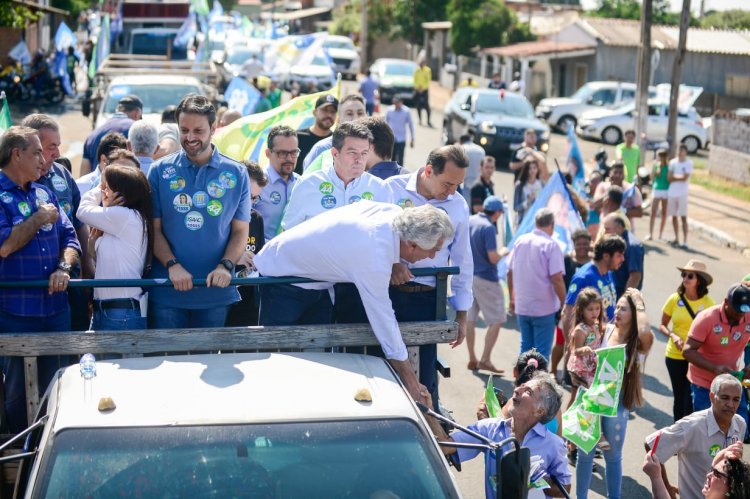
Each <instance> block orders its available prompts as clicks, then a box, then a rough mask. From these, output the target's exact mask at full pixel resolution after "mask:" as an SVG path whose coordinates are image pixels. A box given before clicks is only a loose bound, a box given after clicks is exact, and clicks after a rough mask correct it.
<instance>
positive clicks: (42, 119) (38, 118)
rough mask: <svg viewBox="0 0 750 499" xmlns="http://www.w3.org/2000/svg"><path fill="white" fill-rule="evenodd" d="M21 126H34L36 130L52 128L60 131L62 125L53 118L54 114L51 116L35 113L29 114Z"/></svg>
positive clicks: (54, 130)
mask: <svg viewBox="0 0 750 499" xmlns="http://www.w3.org/2000/svg"><path fill="white" fill-rule="evenodd" d="M21 126H27V127H29V128H33V129H34V130H42V129H47V130H52V131H53V132H59V131H60V127H59V126H58V124H57V122H56V121H55V120H54V119H53V118H52V116H49V115H47V114H41V113H34V114H30V115H28V116H27V117H25V118H24V119H23V121H22V122H21Z"/></svg>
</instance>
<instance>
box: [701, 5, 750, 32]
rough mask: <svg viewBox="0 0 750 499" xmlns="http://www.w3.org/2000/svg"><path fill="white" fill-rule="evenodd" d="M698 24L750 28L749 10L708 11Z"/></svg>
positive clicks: (706, 26) (726, 27)
mask: <svg viewBox="0 0 750 499" xmlns="http://www.w3.org/2000/svg"><path fill="white" fill-rule="evenodd" d="M700 25H701V26H702V27H704V28H718V29H745V30H748V29H750V12H748V11H746V10H742V9H731V10H725V11H723V12H716V11H709V12H708V13H707V14H706V17H704V18H703V21H701V23H700Z"/></svg>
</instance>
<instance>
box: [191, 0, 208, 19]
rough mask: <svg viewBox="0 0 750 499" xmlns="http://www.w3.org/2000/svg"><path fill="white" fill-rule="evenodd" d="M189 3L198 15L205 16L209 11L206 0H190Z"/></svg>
mask: <svg viewBox="0 0 750 499" xmlns="http://www.w3.org/2000/svg"><path fill="white" fill-rule="evenodd" d="M190 5H191V6H192V7H193V10H194V11H195V13H196V14H198V15H199V16H207V15H208V13H209V12H211V11H210V9H209V8H208V0H190Z"/></svg>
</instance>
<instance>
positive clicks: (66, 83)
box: [52, 50, 73, 95]
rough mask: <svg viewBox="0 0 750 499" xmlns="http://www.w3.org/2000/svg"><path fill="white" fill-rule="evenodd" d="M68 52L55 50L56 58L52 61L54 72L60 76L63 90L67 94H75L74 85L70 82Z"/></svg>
mask: <svg viewBox="0 0 750 499" xmlns="http://www.w3.org/2000/svg"><path fill="white" fill-rule="evenodd" d="M66 58H67V54H66V53H65V51H64V50H58V51H56V52H55V60H54V61H53V63H52V73H53V74H54V75H55V76H57V77H58V78H60V82H61V83H62V87H63V90H64V91H65V94H66V95H73V87H72V86H71V84H70V75H68V64H67V60H66Z"/></svg>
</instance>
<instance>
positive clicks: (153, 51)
mask: <svg viewBox="0 0 750 499" xmlns="http://www.w3.org/2000/svg"><path fill="white" fill-rule="evenodd" d="M175 36H176V33H156V32H145V33H134V34H133V41H132V47H131V48H132V50H131V53H133V54H138V55H166V54H167V47H168V46H171V47H172V59H175V60H185V59H187V48H186V47H175V46H174V45H173V43H174V39H175Z"/></svg>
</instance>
